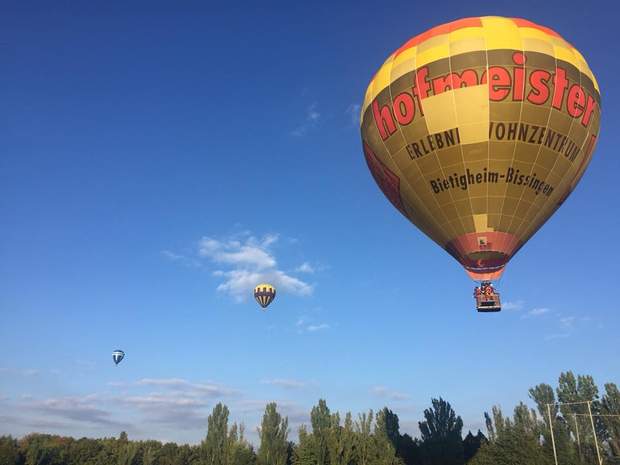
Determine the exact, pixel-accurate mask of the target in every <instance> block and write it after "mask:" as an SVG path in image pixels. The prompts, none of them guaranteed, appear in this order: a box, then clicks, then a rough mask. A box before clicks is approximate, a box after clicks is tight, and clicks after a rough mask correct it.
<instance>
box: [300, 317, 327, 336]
mask: <svg viewBox="0 0 620 465" xmlns="http://www.w3.org/2000/svg"><path fill="white" fill-rule="evenodd" d="M295 326H297V332H298V333H300V334H301V333H304V332H308V333H314V332H317V331H321V330H326V329H329V328H330V327H331V326H330V325H329V324H327V323H312V322H310V321H308V320H306V319H305V317H304V318H299V319H298V320H297V323H295Z"/></svg>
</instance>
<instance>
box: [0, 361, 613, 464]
mask: <svg viewBox="0 0 620 465" xmlns="http://www.w3.org/2000/svg"><path fill="white" fill-rule="evenodd" d="M529 397H530V398H531V399H532V401H533V402H534V403H535V404H536V407H537V408H536V409H530V408H529V407H527V406H526V405H525V404H524V403H522V402H521V403H519V405H517V406H516V408H515V409H514V413H513V415H512V416H506V415H504V414H503V413H502V411H501V409H500V408H499V407H497V406H496V407H493V408H492V410H491V413H485V414H484V418H485V421H486V426H487V436H488V438H487V437H486V436H485V435H484V434H482V432H480V431H478V433H477V434H476V435H473V434H472V433H471V432H469V433H468V434H467V435H466V437H465V438H464V439H463V437H462V430H463V421H462V419H461V417H460V416H458V415H457V414H456V413H455V411H454V409H453V408H452V407H451V406H450V404H449V403H448V402H446V401H445V400H443V399H441V398H439V399H432V404H431V406H429V408H428V409H426V410H424V419H423V420H422V421H420V422H418V425H419V429H420V437H419V438H412V437H411V436H409V435H408V434H401V433H400V427H399V419H398V416H397V415H396V414H395V413H394V412H392V411H391V410H390V409H388V408H387V407H386V408H383V409H382V410H380V411H378V412H376V414H375V413H374V412H373V411H372V410H370V411H368V412H365V413H362V414H360V415H357V416H356V417H355V418H354V417H353V415H352V414H351V413H347V414H345V415H344V417H341V416H340V414H339V413H338V412H331V411H330V409H329V407H328V406H327V403H326V402H325V401H324V400H320V401H319V402H318V404H317V405H316V406H314V407H313V408H312V411H311V412H310V424H309V425H303V426H301V427H300V428H299V431H298V441H297V442H296V443H294V442H292V441H290V440H289V433H290V429H289V425H288V419H287V418H286V417H283V416H282V415H281V414H280V413H279V412H278V408H277V405H276V404H275V403H271V404H268V405H267V406H266V408H265V413H264V415H263V418H262V422H261V426H260V427H259V428H258V435H259V443H258V447H257V448H255V447H254V446H253V445H252V444H250V443H249V442H248V441H247V440H246V438H245V431H244V427H243V425H238V424H236V423H232V424H230V423H229V410H228V408H227V407H226V406H225V405H222V404H218V405H216V406H215V408H214V409H213V411H212V413H211V415H209V418H208V422H207V423H208V424H207V425H206V426H207V434H206V437H205V438H204V440H203V441H202V442H201V443H200V444H199V445H195V446H189V445H181V446H179V445H177V444H174V443H166V444H162V443H161V442H158V441H130V440H129V439H128V437H127V434H126V433H124V432H123V433H121V434H120V437H119V438H118V439H116V438H106V439H87V438H82V439H73V438H67V437H60V436H52V435H46V434H31V435H28V436H25V437H23V438H21V439H19V440H18V439H15V438H12V437H10V436H4V437H0V465H464V464H465V463H467V464H469V465H503V464H506V465H520V464H523V465H553V464H554V463H555V461H554V460H555V459H554V445H555V455H556V456H557V461H558V464H559V465H599V464H600V463H604V464H616V463H617V464H620V460H618V459H617V457H619V456H620V392H619V391H618V387H617V386H616V385H615V384H612V383H608V384H606V385H605V392H604V394H603V395H602V397H600V396H599V391H598V388H597V386H596V384H595V383H594V380H593V379H592V377H591V376H575V375H573V373H571V372H568V373H562V374H561V375H560V378H559V381H558V386H557V387H556V389H555V390H554V389H553V388H552V387H551V386H549V385H547V384H539V385H537V386H535V387H533V388H531V389H530V390H529ZM558 402H559V403H562V404H570V405H560V406H558V405H559V404H558ZM590 412H592V416H590ZM592 425H594V430H595V431H596V438H597V442H595V440H594V439H595V435H594V434H593V429H592ZM552 430H553V436H552V435H551V431H552ZM597 444H598V447H597ZM599 456H600V458H601V461H600V462H599Z"/></svg>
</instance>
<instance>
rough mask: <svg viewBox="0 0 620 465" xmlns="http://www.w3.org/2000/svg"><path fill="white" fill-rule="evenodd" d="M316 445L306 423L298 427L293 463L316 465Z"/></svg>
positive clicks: (296, 464)
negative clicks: (297, 439)
mask: <svg viewBox="0 0 620 465" xmlns="http://www.w3.org/2000/svg"><path fill="white" fill-rule="evenodd" d="M315 454H316V446H315V444H314V437H313V436H312V434H310V433H308V430H307V429H306V425H301V426H300V427H299V444H298V445H297V447H296V448H295V457H294V460H293V463H294V464H295V465H316V463H317V460H316V456H315Z"/></svg>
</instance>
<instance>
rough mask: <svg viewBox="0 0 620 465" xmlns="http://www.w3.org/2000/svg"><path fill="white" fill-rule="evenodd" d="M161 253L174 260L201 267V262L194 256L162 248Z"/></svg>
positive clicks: (189, 265)
mask: <svg viewBox="0 0 620 465" xmlns="http://www.w3.org/2000/svg"><path fill="white" fill-rule="evenodd" d="M161 254H162V255H163V256H164V257H165V258H166V259H168V260H170V261H172V262H177V263H180V264H182V265H185V266H188V267H194V268H199V267H200V262H199V261H198V260H195V259H194V258H192V257H188V256H185V255H181V254H178V253H175V252H172V251H170V250H162V251H161Z"/></svg>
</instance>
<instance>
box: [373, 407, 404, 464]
mask: <svg viewBox="0 0 620 465" xmlns="http://www.w3.org/2000/svg"><path fill="white" fill-rule="evenodd" d="M376 423H377V427H376V430H377V431H378V432H379V433H380V434H383V435H385V437H387V439H388V440H389V441H390V443H391V444H392V446H393V447H394V450H396V453H398V443H399V441H400V426H399V424H398V415H396V414H395V413H394V412H392V411H391V410H390V409H389V408H387V407H383V409H381V410H379V411H378V412H377V419H376Z"/></svg>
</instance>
